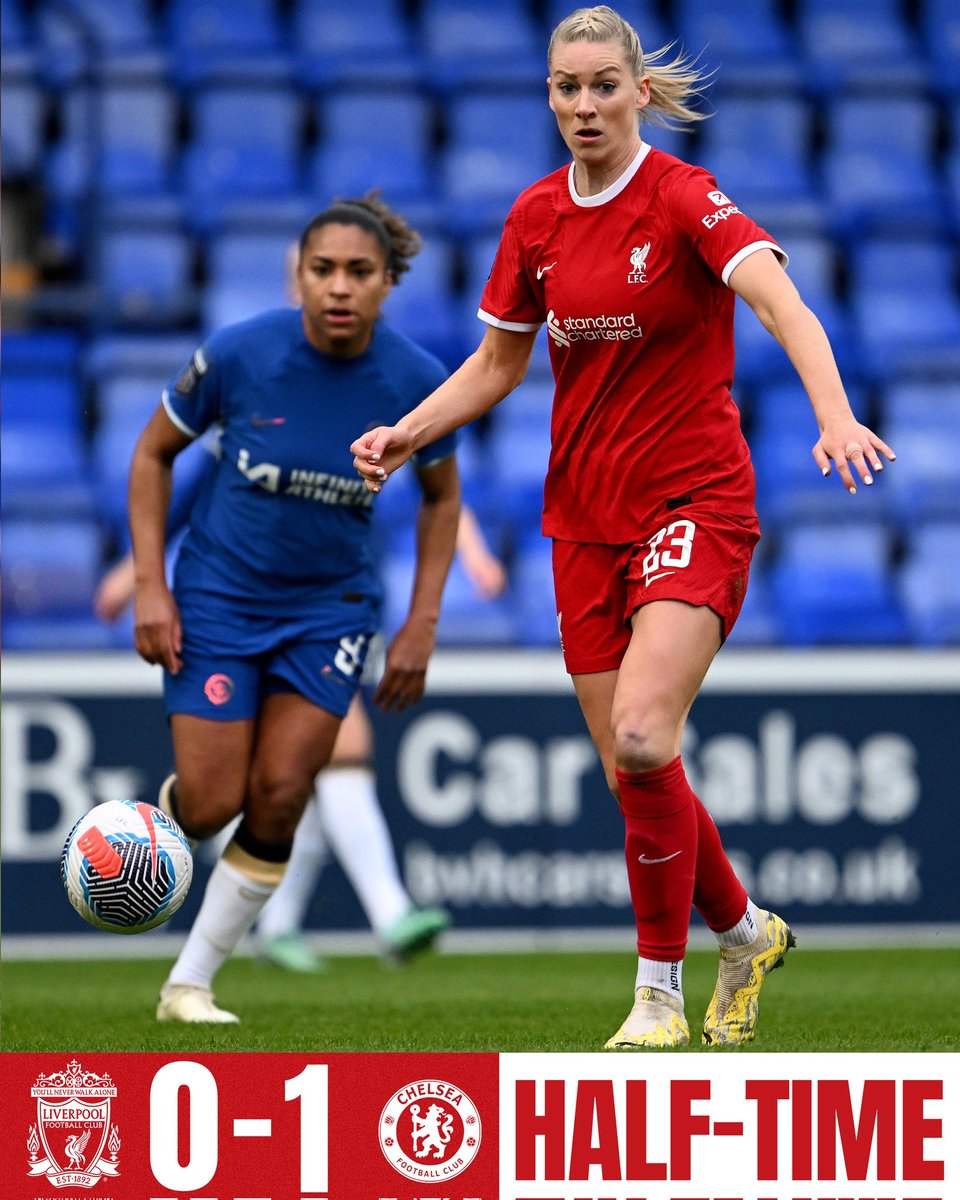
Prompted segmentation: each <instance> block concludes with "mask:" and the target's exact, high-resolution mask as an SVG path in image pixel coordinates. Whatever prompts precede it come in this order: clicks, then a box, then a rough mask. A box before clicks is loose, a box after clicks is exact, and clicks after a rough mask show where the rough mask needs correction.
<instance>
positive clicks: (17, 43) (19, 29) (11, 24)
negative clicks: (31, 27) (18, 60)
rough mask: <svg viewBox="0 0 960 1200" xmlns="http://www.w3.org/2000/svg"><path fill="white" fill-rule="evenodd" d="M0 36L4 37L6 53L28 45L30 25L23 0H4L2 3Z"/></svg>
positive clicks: (0, 7)
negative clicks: (28, 24)
mask: <svg viewBox="0 0 960 1200" xmlns="http://www.w3.org/2000/svg"><path fill="white" fill-rule="evenodd" d="M0 38H2V39H3V50H4V54H6V52H7V51H8V50H20V49H23V48H25V47H26V46H27V45H28V43H29V40H30V39H29V33H28V26H27V21H26V18H25V15H24V11H23V4H22V3H21V0H2V3H0Z"/></svg>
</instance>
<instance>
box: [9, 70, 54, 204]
mask: <svg viewBox="0 0 960 1200" xmlns="http://www.w3.org/2000/svg"><path fill="white" fill-rule="evenodd" d="M0 96H2V99H0V105H2V107H0V122H2V125H0V130H2V132H0V136H2V139H3V173H4V178H5V180H6V182H8V183H9V182H13V181H15V180H18V179H27V178H30V177H31V176H32V175H34V174H35V172H36V171H37V170H38V168H39V166H40V162H41V158H42V155H43V149H44V120H45V117H46V100H45V98H44V95H43V91H42V89H41V87H40V85H39V83H38V82H37V80H36V79H35V78H34V75H33V72H32V71H30V70H15V69H11V68H10V66H9V64H8V62H7V61H6V55H5V56H4V64H3V85H2V88H0Z"/></svg>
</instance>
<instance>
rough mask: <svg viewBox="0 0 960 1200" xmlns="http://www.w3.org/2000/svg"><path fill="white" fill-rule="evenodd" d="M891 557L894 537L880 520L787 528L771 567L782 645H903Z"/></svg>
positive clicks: (902, 632)
mask: <svg viewBox="0 0 960 1200" xmlns="http://www.w3.org/2000/svg"><path fill="white" fill-rule="evenodd" d="M857 498H858V499H860V497H859V496H858V497H857ZM890 555H891V538H890V533H889V531H888V529H887V527H886V526H885V525H883V524H881V523H879V522H876V523H872V524H868V523H866V522H864V521H858V522H856V523H854V524H844V525H839V526H831V525H824V524H823V523H822V522H819V521H818V522H816V523H815V524H811V525H799V524H798V525H794V526H789V527H786V528H784V530H783V531H782V532H781V540H780V548H779V553H778V555H777V557H776V559H775V561H774V562H773V564H772V566H771V568H770V579H771V585H772V589H773V596H774V602H775V604H776V607H777V611H778V612H779V614H780V616H781V618H782V620H783V627H784V641H785V642H786V643H787V644H789V645H797V646H816V645H845V644H846V645H855V644H863V643H871V642H875V643H884V644H890V643H898V642H902V641H904V640H905V639H906V637H907V628H906V623H905V620H904V616H903V612H902V610H901V608H900V604H899V601H898V598H897V594H896V589H895V586H894V578H893V572H892V568H891V565H890Z"/></svg>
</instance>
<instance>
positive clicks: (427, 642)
mask: <svg viewBox="0 0 960 1200" xmlns="http://www.w3.org/2000/svg"><path fill="white" fill-rule="evenodd" d="M433 645H434V630H433V626H432V624H431V625H429V626H428V625H426V624H419V623H414V622H411V621H408V622H407V623H406V624H405V625H403V626H401V628H400V629H399V630H398V632H397V635H396V637H395V638H394V639H393V641H392V642H391V643H390V646H389V648H388V649H387V665H386V669H385V670H384V672H383V678H382V679H381V680H380V683H379V684H378V685H377V690H376V691H375V692H374V693H373V702H374V704H375V705H376V706H377V708H379V709H380V711H381V712H403V710H404V709H405V708H409V707H410V706H411V705H412V704H416V703H418V701H419V700H420V699H421V698H422V696H423V690H424V688H425V687H426V682H427V663H428V662H429V661H430V655H431V653H432V652H433Z"/></svg>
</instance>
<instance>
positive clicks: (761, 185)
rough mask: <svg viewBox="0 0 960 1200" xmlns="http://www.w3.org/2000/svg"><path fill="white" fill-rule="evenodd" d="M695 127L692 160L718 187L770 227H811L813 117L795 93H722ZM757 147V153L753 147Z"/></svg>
mask: <svg viewBox="0 0 960 1200" xmlns="http://www.w3.org/2000/svg"><path fill="white" fill-rule="evenodd" d="M715 104H716V115H715V116H713V117H711V118H710V120H708V121H704V122H703V123H702V125H700V126H699V127H698V131H697V132H698V137H699V145H698V148H697V153H696V161H697V162H700V163H702V164H703V165H704V166H705V167H706V168H707V169H708V170H709V171H710V172H711V173H712V174H713V175H714V177H715V178H716V180H717V182H718V183H719V185H720V187H721V189H722V190H723V191H724V192H725V193H726V194H727V195H728V196H730V198H731V199H732V200H733V202H734V204H736V205H738V206H739V207H740V208H741V209H742V210H743V211H744V212H746V213H748V214H749V215H750V216H751V217H753V218H754V220H756V221H758V222H760V223H761V224H763V223H764V222H767V223H769V225H770V226H771V229H770V232H771V233H773V234H774V235H776V234H778V233H779V232H780V231H781V230H784V229H785V228H794V229H815V228H816V227H817V226H818V224H819V221H820V216H819V211H818V210H819V203H820V197H819V193H818V192H817V191H816V190H815V188H814V183H813V181H814V179H815V173H814V171H813V169H812V151H811V147H812V128H813V118H812V113H811V109H810V106H809V104H808V103H807V101H806V100H805V99H803V97H802V96H801V95H799V94H791V93H786V94H782V95H781V94H777V95H772V96H763V97H758V96H735V95H724V96H718V97H716V98H715ZM758 146H762V147H763V153H758V151H757V147H758Z"/></svg>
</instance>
